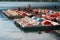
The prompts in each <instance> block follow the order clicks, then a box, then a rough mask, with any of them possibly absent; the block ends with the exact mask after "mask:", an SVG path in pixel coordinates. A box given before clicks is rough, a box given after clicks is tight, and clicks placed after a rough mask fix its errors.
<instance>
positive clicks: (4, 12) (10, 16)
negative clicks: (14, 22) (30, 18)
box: [2, 10, 24, 19]
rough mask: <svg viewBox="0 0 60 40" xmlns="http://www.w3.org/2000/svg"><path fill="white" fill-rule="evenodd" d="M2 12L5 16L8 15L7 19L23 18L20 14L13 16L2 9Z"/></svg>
mask: <svg viewBox="0 0 60 40" xmlns="http://www.w3.org/2000/svg"><path fill="white" fill-rule="evenodd" d="M2 12H3V14H4V15H5V16H7V17H8V19H14V18H23V17H24V16H21V15H14V16H13V15H11V14H9V13H8V12H7V11H6V10H3V11H2Z"/></svg>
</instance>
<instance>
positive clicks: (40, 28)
mask: <svg viewBox="0 0 60 40" xmlns="http://www.w3.org/2000/svg"><path fill="white" fill-rule="evenodd" d="M14 24H15V25H16V26H17V27H19V28H20V29H21V30H23V31H45V30H59V29H60V25H55V26H42V25H35V26H25V27H24V26H22V25H20V24H19V23H17V22H16V21H15V23H14Z"/></svg>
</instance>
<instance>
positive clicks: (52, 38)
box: [0, 10, 60, 40]
mask: <svg viewBox="0 0 60 40" xmlns="http://www.w3.org/2000/svg"><path fill="white" fill-rule="evenodd" d="M0 40H60V38H59V37H58V36H56V35H55V34H53V33H45V32H42V33H41V34H38V32H32V33H31V32H30V33H25V32H23V31H22V30H20V29H19V28H17V27H16V26H15V25H14V21H13V20H9V19H8V18H7V17H6V16H5V15H4V14H3V13H2V10H0Z"/></svg>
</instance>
